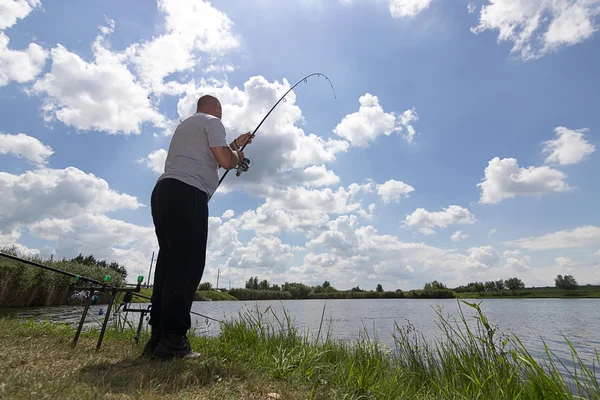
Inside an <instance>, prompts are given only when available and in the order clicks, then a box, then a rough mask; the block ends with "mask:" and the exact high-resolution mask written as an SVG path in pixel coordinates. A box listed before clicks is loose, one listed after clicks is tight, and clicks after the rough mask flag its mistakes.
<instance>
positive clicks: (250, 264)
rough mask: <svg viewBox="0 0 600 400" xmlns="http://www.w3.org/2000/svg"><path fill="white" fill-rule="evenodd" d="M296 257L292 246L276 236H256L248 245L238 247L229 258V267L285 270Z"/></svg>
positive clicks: (264, 270) (227, 265)
mask: <svg viewBox="0 0 600 400" xmlns="http://www.w3.org/2000/svg"><path fill="white" fill-rule="evenodd" d="M293 258H294V255H293V254H292V247H291V246H290V245H288V244H284V243H282V242H281V240H280V239H279V238H276V237H270V238H269V237H261V236H256V237H253V238H252V239H250V242H248V244H247V245H246V246H240V247H237V248H236V249H235V250H234V251H233V253H232V254H231V257H229V259H228V260H227V263H226V265H225V266H226V267H228V268H243V269H253V270H260V271H263V272H267V273H268V272H270V271H279V272H281V271H285V270H287V269H288V268H289V263H290V262H291V261H292V259H293Z"/></svg>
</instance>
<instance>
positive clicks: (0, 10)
mask: <svg viewBox="0 0 600 400" xmlns="http://www.w3.org/2000/svg"><path fill="white" fill-rule="evenodd" d="M41 5H42V3H41V2H40V1H39V0H5V1H3V2H2V3H0V30H3V29H7V28H10V27H11V26H13V25H14V24H16V23H17V21H18V20H20V19H23V18H25V17H26V16H28V15H29V13H30V12H31V11H33V9H34V8H38V7H40V6H41Z"/></svg>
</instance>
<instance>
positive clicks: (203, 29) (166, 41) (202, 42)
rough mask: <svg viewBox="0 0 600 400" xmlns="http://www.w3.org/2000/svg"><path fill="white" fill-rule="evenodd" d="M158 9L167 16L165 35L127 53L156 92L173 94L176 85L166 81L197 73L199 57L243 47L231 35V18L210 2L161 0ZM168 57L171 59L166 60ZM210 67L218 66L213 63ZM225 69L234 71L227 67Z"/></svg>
mask: <svg viewBox="0 0 600 400" xmlns="http://www.w3.org/2000/svg"><path fill="white" fill-rule="evenodd" d="M158 10H159V11H160V12H162V13H163V15H164V16H165V30H166V33H164V34H162V35H160V36H158V37H156V38H153V39H152V40H149V41H145V42H142V43H136V44H133V45H132V46H130V47H128V48H127V49H126V50H125V52H124V53H125V54H126V55H127V57H128V59H129V60H131V62H132V63H133V64H134V68H135V71H136V72H137V73H138V75H139V77H140V79H141V80H142V82H143V85H144V86H145V87H149V88H151V89H152V90H153V91H154V92H156V93H162V92H170V93H171V94H173V92H172V91H171V89H172V88H173V86H168V85H166V86H165V85H164V78H165V77H167V76H168V75H170V74H172V73H175V72H182V71H194V69H195V66H196V65H198V63H199V61H200V60H201V56H200V54H202V53H205V54H207V55H208V54H210V58H211V59H214V58H215V57H218V56H221V55H224V54H227V53H228V52H230V51H233V50H236V49H238V48H239V47H240V45H241V44H240V39H239V37H237V35H235V34H234V33H233V32H232V29H233V22H232V21H231V19H230V18H229V17H228V16H227V15H226V14H225V13H223V12H222V11H219V10H217V9H216V8H214V7H213V6H212V5H211V4H210V2H208V1H195V0H159V1H158ZM165 54H168V55H169V57H164V55H165ZM207 62H208V61H207ZM207 68H209V70H214V68H216V67H215V66H214V65H212V64H211V65H209V67H207ZM222 68H223V69H224V70H226V71H229V70H230V69H231V67H230V66H228V65H225V66H223V67H222ZM176 92H177V90H176Z"/></svg>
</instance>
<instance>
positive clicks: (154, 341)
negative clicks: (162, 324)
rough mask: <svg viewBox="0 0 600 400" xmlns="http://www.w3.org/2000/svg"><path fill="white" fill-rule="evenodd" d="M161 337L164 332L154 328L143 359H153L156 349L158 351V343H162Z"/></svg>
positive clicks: (145, 347) (143, 353)
mask: <svg viewBox="0 0 600 400" xmlns="http://www.w3.org/2000/svg"><path fill="white" fill-rule="evenodd" d="M161 335H162V331H161V330H160V329H159V328H152V334H151V336H150V340H148V343H146V346H144V350H143V351H142V357H147V358H150V357H152V353H153V352H154V349H156V346H158V342H160V337H161Z"/></svg>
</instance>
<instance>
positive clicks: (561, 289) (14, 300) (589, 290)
mask: <svg viewBox="0 0 600 400" xmlns="http://www.w3.org/2000/svg"><path fill="white" fill-rule="evenodd" d="M0 250H1V251H2V252H4V253H8V254H12V255H15V256H18V257H21V258H25V259H28V260H31V261H35V262H38V263H42V264H45V265H48V266H51V267H54V268H57V269H61V270H64V271H67V272H70V273H74V274H79V275H81V276H86V277H89V278H93V279H96V280H98V281H102V280H103V278H104V276H106V275H110V278H111V279H110V282H109V283H110V284H111V285H114V286H122V285H123V284H124V283H125V280H126V278H127V270H126V268H125V267H124V266H122V265H119V264H117V263H114V262H113V263H108V262H106V261H104V260H98V259H96V258H95V257H94V256H93V255H89V256H83V255H81V254H80V255H78V256H77V257H74V258H72V259H62V260H52V259H50V260H47V259H46V260H43V259H40V258H38V257H35V256H25V255H23V254H19V252H18V251H17V250H16V249H15V248H14V247H13V248H4V249H0ZM71 282H72V279H71V278H70V277H67V276H64V275H61V274H58V273H55V272H51V271H47V270H44V269H41V268H37V267H33V266H29V265H27V264H25V263H22V262H19V261H14V260H12V259H8V258H5V257H0V307H28V306H50V305H63V304H77V303H81V301H82V300H80V299H77V298H74V296H73V294H74V293H70V292H69V284H70V283H71ZM198 289H199V290H198V291H197V292H196V300H197V301H203V300H212V301H235V300H303V299H451V298H510V297H515V298H561V297H570V298H586V297H588V298H600V286H598V285H579V284H578V283H577V281H576V280H575V278H574V277H573V276H572V275H564V276H563V275H557V277H556V278H555V286H554V287H537V288H536V287H526V286H525V284H524V282H523V281H522V280H521V279H520V278H518V277H511V278H508V279H506V280H504V279H500V280H497V281H488V282H470V283H468V284H466V285H461V286H458V287H455V288H449V287H447V286H446V285H445V284H444V283H442V282H439V281H437V280H434V281H432V282H428V283H426V284H425V285H424V287H423V289H412V290H406V291H403V290H402V289H399V288H396V289H394V290H384V287H383V285H382V284H377V285H376V287H375V288H373V289H366V288H364V287H363V288H361V287H360V286H356V287H353V288H351V289H349V290H339V289H336V288H335V287H333V286H332V285H331V283H330V282H329V281H324V282H323V283H322V284H321V285H314V286H309V285H306V284H304V283H301V282H285V283H283V284H282V285H278V284H272V283H270V282H269V281H268V280H266V279H263V280H259V279H258V277H257V276H254V277H251V278H250V279H248V281H246V283H245V287H244V288H235V287H234V288H230V289H229V290H227V289H224V288H217V289H215V288H213V287H212V285H211V284H210V283H209V282H202V283H201V284H200V285H199V288H198ZM139 294H140V295H142V296H145V297H147V298H150V297H151V296H152V288H151V287H147V283H144V284H143V285H142V291H141V292H140V293H139ZM121 298H122V295H119V296H118V298H117V301H119V300H120V299H121ZM107 301H108V295H107V294H101V295H100V296H99V299H98V303H99V304H105V303H107ZM133 301H134V302H148V301H149V300H147V299H144V298H141V297H138V296H134V297H133Z"/></svg>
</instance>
